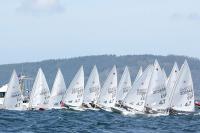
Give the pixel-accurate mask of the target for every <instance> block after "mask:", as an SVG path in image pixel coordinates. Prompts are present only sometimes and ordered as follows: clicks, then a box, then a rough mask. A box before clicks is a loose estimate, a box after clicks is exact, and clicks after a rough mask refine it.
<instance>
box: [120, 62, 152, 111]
mask: <svg viewBox="0 0 200 133" xmlns="http://www.w3.org/2000/svg"><path fill="white" fill-rule="evenodd" d="M153 69H154V67H153V65H149V66H148V67H147V68H146V69H145V71H144V72H143V74H142V75H141V76H140V78H139V79H138V80H135V82H134V83H133V86H132V89H131V90H130V92H129V93H128V95H127V96H126V98H125V99H124V103H123V104H124V105H126V106H128V107H130V108H132V109H134V110H136V111H141V112H142V111H144V106H145V98H146V94H147V90H148V87H149V82H150V79H151V75H152V72H153ZM139 73H140V71H139Z"/></svg>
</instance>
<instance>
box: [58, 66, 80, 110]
mask: <svg viewBox="0 0 200 133" xmlns="http://www.w3.org/2000/svg"><path fill="white" fill-rule="evenodd" d="M83 94H84V71H83V66H81V68H80V69H79V71H78V72H77V74H76V75H75V77H74V79H73V80H72V82H71V83H70V85H69V88H68V89H67V90H66V93H65V95H64V97H63V99H62V102H61V104H62V106H63V107H65V108H66V109H71V110H78V111H82V110H83V109H82V103H83Z"/></svg>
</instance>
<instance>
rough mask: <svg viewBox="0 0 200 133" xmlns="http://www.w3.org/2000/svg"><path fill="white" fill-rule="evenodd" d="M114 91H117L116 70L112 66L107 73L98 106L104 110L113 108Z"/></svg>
mask: <svg viewBox="0 0 200 133" xmlns="http://www.w3.org/2000/svg"><path fill="white" fill-rule="evenodd" d="M116 91H117V69H116V66H114V67H113V68H112V70H111V72H110V73H109V75H108V77H107V79H106V81H105V83H104V85H103V87H102V89H101V92H100V96H99V99H98V104H99V105H100V106H103V107H105V108H111V107H114V105H115V102H116Z"/></svg>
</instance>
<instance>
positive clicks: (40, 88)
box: [29, 68, 50, 110]
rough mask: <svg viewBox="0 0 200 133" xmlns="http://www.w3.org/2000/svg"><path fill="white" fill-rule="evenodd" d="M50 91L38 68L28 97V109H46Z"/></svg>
mask: <svg viewBox="0 0 200 133" xmlns="http://www.w3.org/2000/svg"><path fill="white" fill-rule="evenodd" d="M49 98H50V91H49V87H48V84H47V81H46V78H45V76H44V73H43V71H42V69H41V68H39V70H38V73H37V76H36V79H35V82H34V84H33V88H32V92H31V95H30V102H29V109H32V110H45V109H48V102H49Z"/></svg>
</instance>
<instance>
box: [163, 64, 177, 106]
mask: <svg viewBox="0 0 200 133" xmlns="http://www.w3.org/2000/svg"><path fill="white" fill-rule="evenodd" d="M178 75H179V68H178V65H177V63H176V62H175V63H174V66H173V68H172V71H171V73H170V75H169V78H168V83H167V96H166V102H167V104H168V108H170V101H172V100H171V98H172V95H173V93H174V87H175V85H176V82H177V79H178Z"/></svg>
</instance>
